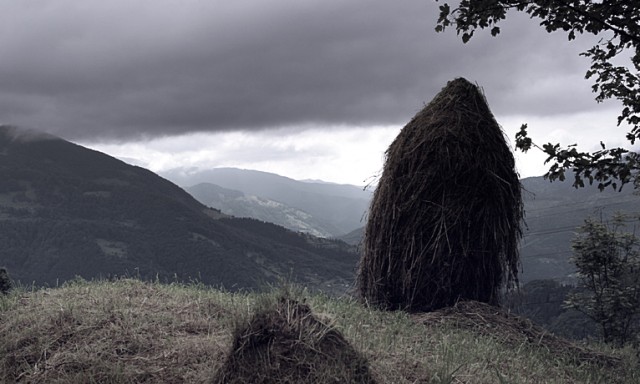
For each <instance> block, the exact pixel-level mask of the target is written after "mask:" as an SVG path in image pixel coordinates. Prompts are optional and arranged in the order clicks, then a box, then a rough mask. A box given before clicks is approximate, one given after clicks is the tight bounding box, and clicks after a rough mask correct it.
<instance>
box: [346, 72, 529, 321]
mask: <svg viewBox="0 0 640 384" xmlns="http://www.w3.org/2000/svg"><path fill="white" fill-rule="evenodd" d="M522 215H523V208H522V198H521V185H520V181H519V180H518V175H517V173H516V171H515V161H514V158H513V154H512V153H511V150H510V148H509V146H508V145H507V143H506V141H505V138H504V135H503V132H502V130H501V128H500V126H499V125H498V123H497V122H496V120H495V118H494V117H493V115H492V113H491V111H490V110H489V107H488V105H487V102H486V100H485V98H484V96H483V94H482V93H481V91H480V90H479V89H478V87H477V86H475V85H473V84H471V83H470V82H468V81H467V80H465V79H462V78H459V79H455V80H453V81H450V82H449V83H448V84H447V86H446V87H445V88H444V89H443V90H442V91H441V92H440V93H439V94H438V95H437V96H436V97H435V98H434V99H433V100H432V101H431V103H429V104H428V105H427V106H426V107H425V108H424V109H423V110H422V111H420V112H419V113H418V114H417V115H416V116H415V117H414V118H413V119H412V120H411V121H410V122H409V123H408V124H407V125H406V126H405V127H404V128H403V129H402V131H401V132H400V133H399V135H398V137H397V138H396V139H395V140H394V141H393V143H392V144H391V145H390V146H389V148H388V150H387V152H386V162H385V165H384V170H383V174H382V176H381V178H380V181H379V184H378V187H377V188H376V191H375V194H374V197H373V200H372V203H371V207H370V210H369V218H368V221H367V226H366V229H365V238H364V241H363V250H362V253H363V254H362V258H361V261H360V266H359V270H358V290H359V293H360V295H361V296H362V298H363V300H364V301H366V302H368V303H370V304H373V305H375V306H377V307H379V308H382V309H402V310H409V311H430V310H435V309H438V308H442V307H445V306H450V305H453V304H454V303H455V302H457V301H458V300H460V299H469V300H478V301H482V302H487V303H491V304H497V301H498V297H499V291H500V289H501V287H503V286H504V285H510V283H517V272H518V264H519V262H518V241H519V239H520V237H521V228H520V225H521V220H522Z"/></svg>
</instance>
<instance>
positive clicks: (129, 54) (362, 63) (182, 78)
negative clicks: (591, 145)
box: [0, 0, 594, 141]
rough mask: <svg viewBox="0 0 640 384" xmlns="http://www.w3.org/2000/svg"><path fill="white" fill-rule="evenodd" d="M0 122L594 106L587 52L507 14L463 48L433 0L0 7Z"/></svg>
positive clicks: (245, 119)
mask: <svg viewBox="0 0 640 384" xmlns="http://www.w3.org/2000/svg"><path fill="white" fill-rule="evenodd" d="M0 15H1V16H0V56H1V57H2V58H3V59H2V60H1V61H0V84H2V85H3V86H2V89H0V121H1V122H2V123H9V124H16V125H21V126H28V127H32V128H37V129H42V130H46V131H49V132H51V133H55V134H58V135H61V136H63V137H65V138H68V139H74V140H83V141H90V140H92V141H101V140H111V141H114V140H115V141H129V140H140V139H143V138H152V137H163V136H175V135H183V134H188V133H190V132H191V133H193V132H229V131H262V130H273V129H281V128H288V129H298V128H297V127H308V126H314V127H319V128H326V129H330V128H331V127H336V126H345V125H349V126H354V127H366V126H385V125H400V126H401V125H404V124H405V123H406V121H407V120H408V119H409V118H410V117H411V116H413V115H414V114H415V113H416V112H417V111H418V110H420V109H421V107H422V105H423V103H426V102H428V101H429V100H430V99H431V98H432V97H433V96H434V95H435V94H436V93H437V92H438V91H439V90H440V89H441V88H442V87H443V86H444V85H445V83H446V81H448V80H451V79H452V78H454V77H457V76H464V77H467V78H468V79H470V80H472V81H477V82H478V83H479V84H480V85H481V86H483V88H484V89H485V92H486V93H487V95H488V97H489V102H490V105H491V107H492V108H493V110H494V112H495V113H496V114H503V115H509V114H513V115H523V114H527V115H530V116H544V115H554V114H564V113H571V112H580V111H584V110H587V109H589V108H590V107H591V106H592V105H593V103H594V102H593V101H592V95H591V94H590V93H589V83H588V82H586V81H584V80H582V77H583V73H584V72H585V70H586V66H587V65H588V63H586V62H585V60H584V59H582V58H579V57H578V55H577V54H578V52H580V51H581V50H584V49H583V48H584V47H587V46H588V45H586V44H583V43H580V42H579V43H568V42H566V38H565V37H564V36H562V35H559V34H553V35H549V34H547V33H546V32H545V31H544V30H542V29H541V28H540V27H539V26H538V25H537V24H536V23H535V22H533V21H530V20H528V19H526V17H522V16H521V15H513V17H512V18H511V19H510V20H509V21H508V22H507V23H506V24H505V25H504V26H503V34H502V35H501V36H499V37H498V38H491V37H490V36H488V33H482V34H479V35H478V36H477V37H475V38H474V39H472V41H471V42H470V43H469V44H466V45H463V44H462V43H461V42H460V40H459V38H458V37H457V36H456V35H455V32H454V31H453V30H452V31H448V32H447V33H444V34H436V33H435V32H434V30H433V28H434V24H435V20H436V17H437V4H435V3H434V2H430V1H423V0H407V1H401V2H389V1H383V0H375V1H365V0H354V1H348V2H346V1H340V0H325V1H304V2H288V1H282V0H274V1H269V2H265V1H260V0H249V1H241V2H222V1H195V0H191V1H177V0H153V1H152V0H143V1H136V2H130V1H124V0H112V1H102V2H97V1H79V0H55V1H54V0H39V1H29V2H25V1H19V2H2V3H1V4H0Z"/></svg>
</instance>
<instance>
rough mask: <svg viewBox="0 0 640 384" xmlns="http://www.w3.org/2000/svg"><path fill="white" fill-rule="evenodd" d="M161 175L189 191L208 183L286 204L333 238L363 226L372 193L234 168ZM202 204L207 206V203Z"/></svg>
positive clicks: (175, 171)
mask: <svg viewBox="0 0 640 384" xmlns="http://www.w3.org/2000/svg"><path fill="white" fill-rule="evenodd" d="M161 175H162V176H163V177H166V178H167V179H169V180H171V181H173V182H174V183H176V184H178V185H180V186H183V187H184V188H187V189H189V188H190V187H193V186H195V185H197V184H201V183H209V184H215V185H217V186H219V187H222V188H226V189H230V190H235V191H240V192H242V193H244V194H245V195H247V196H257V197H260V198H263V199H268V200H272V201H274V202H277V203H280V204H283V205H285V206H286V207H287V208H290V209H295V210H299V211H302V212H304V213H306V214H308V215H310V216H311V218H312V221H310V222H312V223H318V224H317V225H320V226H321V227H322V228H323V230H325V231H327V232H329V234H330V235H331V237H336V236H340V235H342V234H345V233H347V232H350V231H352V230H354V229H356V228H358V227H360V226H362V218H363V216H364V214H365V212H366V210H367V209H368V208H369V200H370V198H371V192H370V191H364V190H363V188H362V187H356V186H353V185H341V184H331V183H322V182H305V181H297V180H293V179H289V178H287V177H283V176H280V175H276V174H273V173H268V172H260V171H252V170H243V169H235V168H215V169H209V170H200V171H193V172H192V171H189V170H184V169H174V170H171V171H166V172H162V173H161ZM197 198H199V197H197ZM199 199H200V198H199ZM200 201H201V202H203V203H205V204H208V202H206V200H202V199H200ZM313 225H315V224H312V225H311V226H313Z"/></svg>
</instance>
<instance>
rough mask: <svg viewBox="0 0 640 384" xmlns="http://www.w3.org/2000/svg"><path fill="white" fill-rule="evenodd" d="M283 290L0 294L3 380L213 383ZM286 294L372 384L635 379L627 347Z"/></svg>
mask: <svg viewBox="0 0 640 384" xmlns="http://www.w3.org/2000/svg"><path fill="white" fill-rule="evenodd" d="M281 291H282V290H278V289H275V290H274V291H273V292H270V293H265V294H249V293H245V294H242V293H241V294H238V293H227V292H222V291H219V290H214V289H209V288H205V287H203V286H198V285H192V286H184V285H177V284H173V285H161V284H155V283H144V282H140V281H137V280H119V281H115V282H107V281H96V282H83V281H77V282H74V283H72V284H67V285H65V286H63V287H60V288H55V289H43V290H34V291H25V290H20V289H19V290H16V291H13V292H12V293H11V294H10V295H8V296H0V381H2V382H6V383H13V382H24V383H32V382H33V383H45V382H46V383H141V382H145V383H163V382H167V383H207V382H211V380H212V379H213V378H214V377H215V375H216V372H218V371H219V370H220V369H221V368H222V366H223V364H224V363H225V361H226V358H227V355H228V354H229V353H230V348H231V345H232V342H233V335H234V331H235V329H236V327H238V326H239V325H242V324H244V323H246V322H247V321H248V320H249V319H251V317H252V315H253V314H254V313H255V312H256V311H257V310H258V309H259V308H264V307H265V306H266V307H268V306H269V305H271V304H272V303H274V302H275V301H276V300H277V297H278V296H279V295H281V294H282V292H281ZM289 291H294V292H293V293H290V295H292V296H293V297H294V298H296V299H298V300H300V301H305V302H306V303H307V304H308V305H309V306H310V307H311V309H312V311H313V314H314V315H315V316H316V317H317V318H318V319H320V320H321V321H322V322H323V323H324V324H328V325H330V326H332V327H334V328H335V329H337V330H339V331H340V332H341V333H342V334H343V336H344V338H345V339H346V340H347V341H348V342H349V343H350V344H351V345H352V346H353V347H354V348H355V350H356V351H358V352H360V353H361V354H362V355H363V356H364V357H365V358H366V359H367V361H368V363H369V369H370V371H371V373H372V376H373V377H374V379H375V380H376V382H378V383H640V373H639V372H640V369H639V365H638V360H637V357H636V356H635V354H634V353H633V351H630V350H616V351H614V350H608V349H607V348H606V347H604V346H591V347H590V348H595V350H596V351H597V352H598V353H597V354H596V355H598V354H599V355H602V356H609V357H612V358H615V361H616V364H615V365H614V366H601V365H599V364H597V363H596V362H589V361H586V360H584V359H580V358H578V357H577V356H574V355H572V354H571V353H570V351H567V350H562V351H558V350H553V349H550V348H549V347H548V346H546V347H545V346H543V345H541V344H539V343H536V342H535V341H533V342H531V341H522V342H520V343H513V342H509V343H505V342H504V340H505V338H504V337H503V335H502V334H501V330H500V329H499V328H497V329H495V331H494V333H495V334H493V335H492V334H487V332H483V333H482V334H480V333H478V332H477V331H476V330H474V329H471V328H465V327H461V326H460V324H455V323H453V322H451V321H450V320H447V319H446V318H444V317H443V318H441V319H440V320H438V319H437V318H434V319H432V320H431V321H429V322H427V323H426V324H425V323H424V321H417V317H416V316H411V315H408V314H406V313H403V312H381V311H377V310H373V309H371V308H367V307H365V306H362V305H361V304H359V303H358V302H356V301H355V300H353V299H351V298H348V297H344V298H330V297H328V296H324V295H318V294H309V293H308V292H306V291H304V290H295V289H289ZM489 328H490V327H489ZM512 339H513V338H512ZM319 369H322V367H319ZM275 379H276V378H274V380H275ZM274 382H277V381H274Z"/></svg>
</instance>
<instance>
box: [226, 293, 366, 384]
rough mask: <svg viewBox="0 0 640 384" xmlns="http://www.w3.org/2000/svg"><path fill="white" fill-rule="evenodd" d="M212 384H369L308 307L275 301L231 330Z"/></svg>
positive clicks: (356, 358) (356, 359)
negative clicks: (231, 336) (230, 343)
mask: <svg viewBox="0 0 640 384" xmlns="http://www.w3.org/2000/svg"><path fill="white" fill-rule="evenodd" d="M214 383H374V380H373V378H372V376H371V374H370V372H369V367H368V363H367V361H366V359H365V358H364V357H362V356H361V355H360V353H359V352H358V351H356V350H355V349H354V348H353V347H352V346H351V345H350V344H349V343H348V342H347V341H346V340H345V339H344V337H343V336H342V334H341V333H340V332H339V331H337V330H335V329H333V328H332V327H330V326H329V325H327V324H325V323H323V322H322V321H320V320H319V319H318V318H316V317H315V316H314V315H313V313H312V312H311V309H310V308H309V306H307V305H305V304H301V303H299V302H297V301H295V300H291V299H286V298H281V299H279V301H278V302H277V304H276V305H275V307H274V308H271V309H266V310H262V311H259V312H258V313H256V314H255V315H254V316H253V318H252V319H251V320H250V321H249V322H248V324H244V325H243V326H239V327H237V329H236V331H235V336H234V341H233V346H232V348H231V351H230V353H229V356H228V359H227V361H226V363H225V365H224V367H223V368H222V369H221V370H220V372H219V373H218V375H217V377H216V378H215V379H214Z"/></svg>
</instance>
